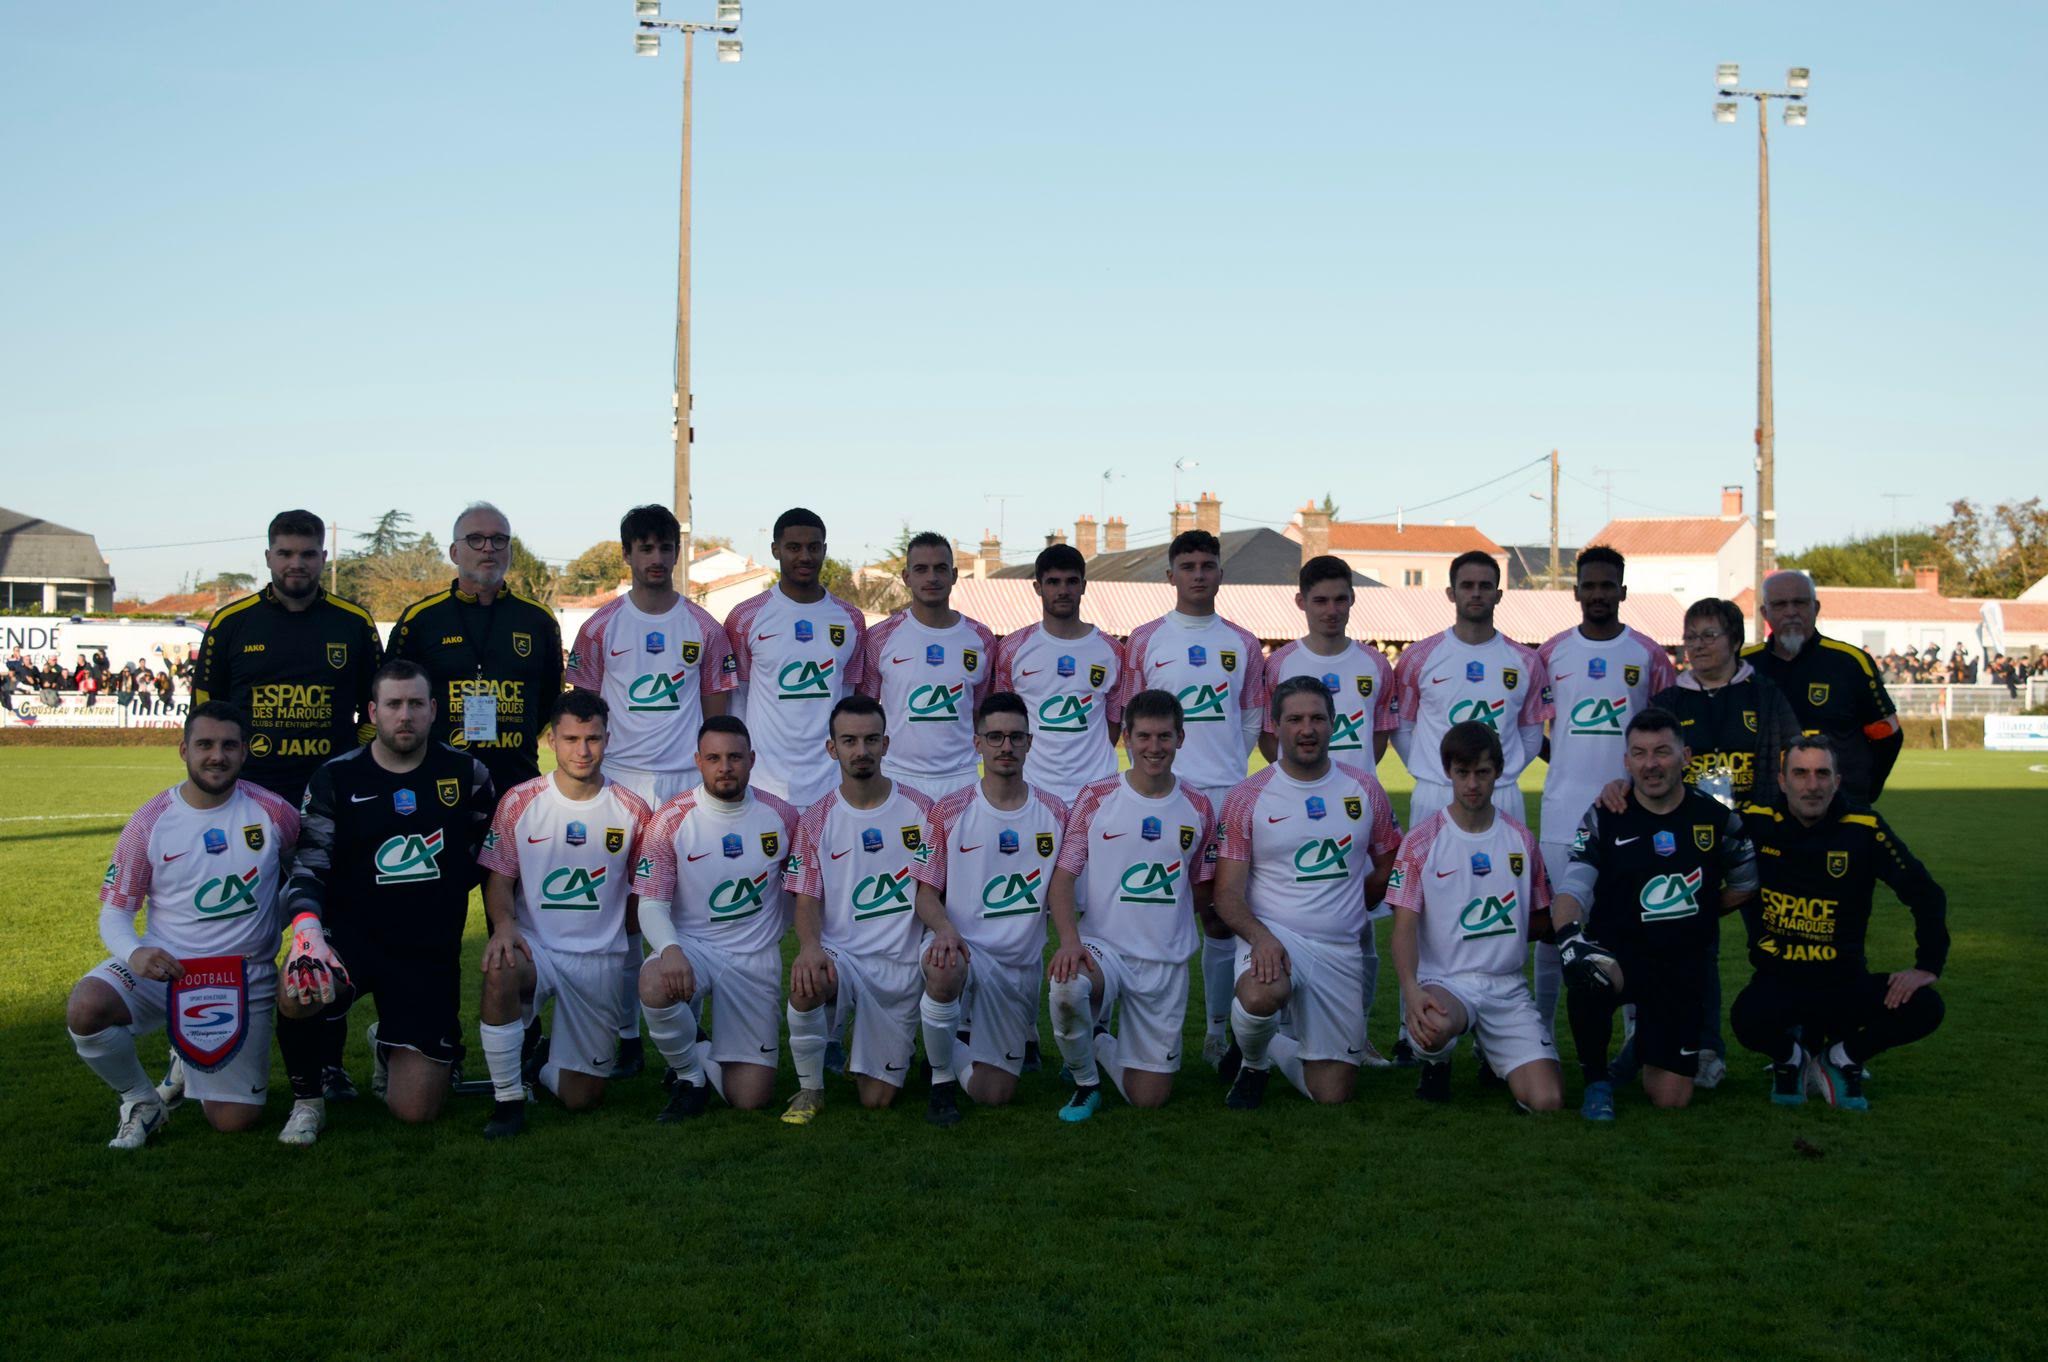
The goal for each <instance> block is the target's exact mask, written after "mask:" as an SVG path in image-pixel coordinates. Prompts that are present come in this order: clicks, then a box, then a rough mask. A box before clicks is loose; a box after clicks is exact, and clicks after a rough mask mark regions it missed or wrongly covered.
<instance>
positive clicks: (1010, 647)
mask: <svg viewBox="0 0 2048 1362" xmlns="http://www.w3.org/2000/svg"><path fill="white" fill-rule="evenodd" d="M1029 637H1031V631H1030V630H1029V629H1019V630H1018V631H1017V632H1016V633H1014V634H1005V635H1003V637H1002V639H1001V641H1000V642H998V643H997V644H996V656H995V663H994V665H993V666H992V668H991V669H990V672H989V684H990V685H992V686H994V687H995V688H996V689H997V690H1015V689H1017V679H1016V677H1015V675H1014V672H1015V670H1016V666H1017V649H1018V648H1019V647H1020V646H1022V644H1023V642H1024V640H1025V639H1027V638H1029Z"/></svg>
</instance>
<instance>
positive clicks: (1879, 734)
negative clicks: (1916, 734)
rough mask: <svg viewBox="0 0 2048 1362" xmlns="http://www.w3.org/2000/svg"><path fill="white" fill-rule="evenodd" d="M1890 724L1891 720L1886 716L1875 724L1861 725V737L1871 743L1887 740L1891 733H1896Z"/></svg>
mask: <svg viewBox="0 0 2048 1362" xmlns="http://www.w3.org/2000/svg"><path fill="white" fill-rule="evenodd" d="M1892 723H1893V720H1892V718H1891V716H1889V715H1887V716H1886V717H1884V718H1882V719H1879V720H1878V721H1877V722H1876V723H1869V724H1865V725H1863V736H1864V737H1866V738H1868V739H1870V740H1871V741H1872V742H1883V741H1884V740H1885V739H1886V738H1889V737H1890V736H1891V735H1892V734H1893V733H1895V732H1897V730H1896V729H1894V728H1893V727H1892Z"/></svg>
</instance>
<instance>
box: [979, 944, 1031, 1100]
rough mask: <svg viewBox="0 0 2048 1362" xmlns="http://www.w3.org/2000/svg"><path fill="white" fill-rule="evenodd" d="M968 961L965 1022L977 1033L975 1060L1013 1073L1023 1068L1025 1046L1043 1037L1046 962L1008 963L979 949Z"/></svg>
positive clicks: (1022, 1070) (1018, 1072)
mask: <svg viewBox="0 0 2048 1362" xmlns="http://www.w3.org/2000/svg"><path fill="white" fill-rule="evenodd" d="M968 950H969V952H970V955H969V958H968V961H967V988H966V990H965V991H964V992H963V993H962V994H961V995H960V1024H961V1025H962V1026H965V1027H966V1028H967V1029H968V1031H969V1033H970V1034H971V1035H972V1036H973V1037H974V1048H973V1053H974V1062H975V1063H976V1064H986V1065H988V1066H989V1067H990V1068H991V1069H1001V1070H1002V1071H1003V1072H1005V1073H1009V1074H1021V1073H1023V1072H1024V1047H1025V1045H1027V1044H1029V1043H1030V1042H1032V1041H1035V1040H1037V1039H1038V1001H1039V998H1040V997H1041V996H1043V993H1044V987H1045V966H1044V965H1043V964H1039V963H1033V964H1029V965H1024V966H1022V967H1019V966H1016V965H1006V964H1003V963H1002V962H1001V961H999V960H995V959H992V958H990V957H989V956H988V955H987V954H986V953H984V952H977V951H975V950H974V948H973V947H972V946H969V947H968Z"/></svg>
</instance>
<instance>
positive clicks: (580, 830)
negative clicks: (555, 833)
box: [562, 823, 590, 847]
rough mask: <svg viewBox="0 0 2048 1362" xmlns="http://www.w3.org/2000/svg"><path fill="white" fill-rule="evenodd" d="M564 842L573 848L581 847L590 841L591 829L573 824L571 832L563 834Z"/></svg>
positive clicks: (570, 828) (570, 827) (579, 824)
mask: <svg viewBox="0 0 2048 1362" xmlns="http://www.w3.org/2000/svg"><path fill="white" fill-rule="evenodd" d="M562 840H563V841H565V842H567V843H568V844H569V845H570V846H572V847H580V846H582V845H583V844H584V843H585V842H587V841H589V840H590V829H589V828H586V827H584V826H583V825H582V824H581V823H571V824H570V825H569V830H568V831H567V832H565V833H563V834H562Z"/></svg>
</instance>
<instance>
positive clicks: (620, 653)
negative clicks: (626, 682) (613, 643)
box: [611, 648, 633, 657]
mask: <svg viewBox="0 0 2048 1362" xmlns="http://www.w3.org/2000/svg"><path fill="white" fill-rule="evenodd" d="M632 651H633V650H632V649H631V648H614V649H612V650H611V653H612V656H613V657H624V656H625V655H626V654H627V653H630V652H632Z"/></svg>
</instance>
